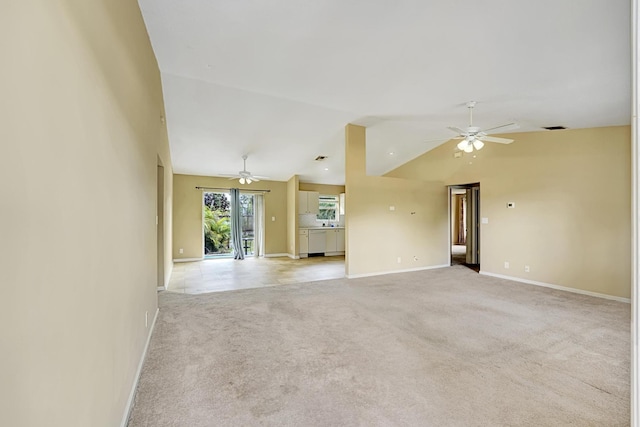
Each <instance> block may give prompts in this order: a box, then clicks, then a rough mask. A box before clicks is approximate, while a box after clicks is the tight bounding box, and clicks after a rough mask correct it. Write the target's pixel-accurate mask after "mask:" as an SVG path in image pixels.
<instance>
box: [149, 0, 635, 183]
mask: <svg viewBox="0 0 640 427" xmlns="http://www.w3.org/2000/svg"><path fill="white" fill-rule="evenodd" d="M139 3H140V6H141V9H142V13H143V16H144V19H145V22H146V25H147V28H148V31H149V35H150V38H151V42H152V45H153V49H154V51H155V53H156V56H157V59H158V64H159V67H160V71H161V74H162V83H163V90H164V97H165V107H166V115H167V126H168V131H169V142H170V146H171V155H172V160H173V166H174V172H176V173H184V174H194V175H211V176H216V175H218V174H233V173H237V171H239V170H240V169H242V158H241V157H242V155H243V154H248V156H249V158H248V160H247V169H249V170H250V171H251V172H253V173H255V174H258V175H266V176H269V177H270V178H271V179H273V180H287V179H289V178H290V177H291V176H293V175H294V174H298V175H300V179H301V181H306V182H317V183H327V184H340V183H343V182H344V137H343V134H344V126H345V125H346V124H347V123H356V124H362V125H365V126H367V171H368V173H369V174H372V175H379V174H383V173H385V172H387V171H389V170H391V169H393V168H395V167H397V166H399V165H401V164H403V163H405V162H407V161H408V160H410V159H412V158H415V157H416V156H418V155H420V154H422V153H424V152H426V151H428V150H429V149H431V148H433V147H435V146H437V145H439V144H441V143H442V142H444V141H446V140H448V139H449V138H451V137H453V136H455V135H454V134H453V133H452V132H451V131H450V130H448V129H447V126H458V127H466V125H467V121H468V117H467V109H466V108H465V105H464V104H465V103H466V102H467V101H470V100H476V101H478V104H477V106H476V109H475V112H474V122H475V124H478V125H480V126H483V127H493V126H497V125H500V124H503V123H505V122H510V121H516V122H517V123H518V124H519V126H520V129H519V131H536V130H540V129H541V127H542V126H553V125H563V126H566V127H568V128H584V127H598V126H608V125H623V124H629V123H630V120H631V42H630V40H631V38H630V13H631V11H630V2H628V1H626V0H581V1H579V2H578V1H558V0H538V1H527V2H524V1H508V0H484V1H477V0H430V1H421V0H413V1H409V0H396V1H384V0H366V1H365V0H316V1H310V0H269V1H257V0H238V1H229V0H185V1H174V0H139ZM515 143H517V141H516V142H515ZM603 143H606V141H603ZM390 153H393V154H390ZM318 155H325V156H328V158H327V160H325V161H323V162H317V161H314V159H315V158H316V156H318Z"/></svg>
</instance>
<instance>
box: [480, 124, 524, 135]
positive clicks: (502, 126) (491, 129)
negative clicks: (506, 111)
mask: <svg viewBox="0 0 640 427" xmlns="http://www.w3.org/2000/svg"><path fill="white" fill-rule="evenodd" d="M506 127H513V129H518V128H519V127H520V126H518V124H517V123H515V122H514V123H507V124H506V125H500V126H496V127H493V128H489V129H482V132H484V133H487V132H491V131H493V130H496V129H502V128H506Z"/></svg>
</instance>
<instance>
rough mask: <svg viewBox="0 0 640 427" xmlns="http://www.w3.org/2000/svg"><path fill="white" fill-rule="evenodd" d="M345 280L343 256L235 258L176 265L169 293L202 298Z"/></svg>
mask: <svg viewBox="0 0 640 427" xmlns="http://www.w3.org/2000/svg"><path fill="white" fill-rule="evenodd" d="M341 277H344V256H332V257H311V258H304V259H291V258H287V257H282V258H253V257H248V258H245V259H244V260H242V261H236V260H234V259H232V258H219V259H206V260H203V261H196V262H177V263H175V264H174V265H173V273H172V274H171V280H170V281H169V286H168V289H167V290H168V291H169V292H181V293H187V294H200V293H205V292H220V291H230V290H235V289H250V288H261V287H265V286H278V285H286V284H291V283H302V282H313V281H316V280H326V279H337V278H341Z"/></svg>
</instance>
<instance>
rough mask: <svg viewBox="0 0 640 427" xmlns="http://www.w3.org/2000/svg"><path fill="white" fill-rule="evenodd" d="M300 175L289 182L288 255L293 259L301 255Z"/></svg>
mask: <svg viewBox="0 0 640 427" xmlns="http://www.w3.org/2000/svg"><path fill="white" fill-rule="evenodd" d="M299 185H300V182H299V180H298V175H294V176H292V177H291V179H289V181H287V253H288V254H289V256H290V257H291V258H296V257H298V256H299V255H300V252H299V251H300V249H299V248H298V246H299V241H298V188H299Z"/></svg>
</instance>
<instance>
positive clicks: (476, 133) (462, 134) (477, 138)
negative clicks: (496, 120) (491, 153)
mask: <svg viewBox="0 0 640 427" xmlns="http://www.w3.org/2000/svg"><path fill="white" fill-rule="evenodd" d="M475 106H476V101H469V102H467V108H468V109H469V126H468V127H467V129H466V130H462V129H460V128H457V127H454V126H450V127H449V129H451V130H452V131H454V132H455V133H457V134H458V137H456V138H454V139H462V141H460V143H459V144H458V149H459V150H462V151H464V152H465V153H471V152H472V151H473V149H474V148H475V149H476V150H479V149H481V148H482V147H484V143H485V142H497V143H499V144H511V143H512V142H513V139H507V138H498V137H495V136H489V134H488V132H490V131H495V130H497V129H502V128H506V127H515V128H517V126H518V125H517V124H516V123H507V124H504V125H500V126H496V127H492V128H489V129H484V130H483V129H480V128H479V127H478V126H474V125H473V107H475Z"/></svg>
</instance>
